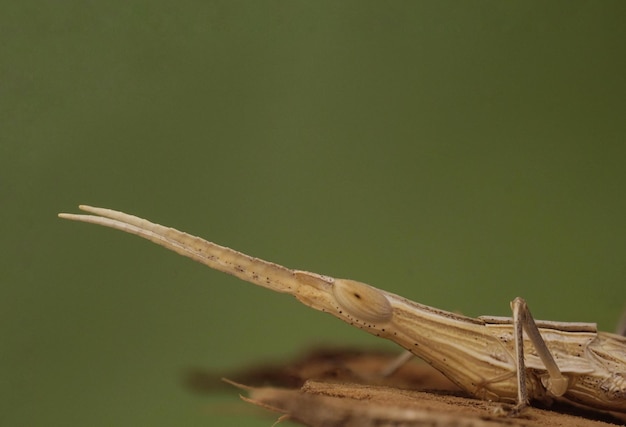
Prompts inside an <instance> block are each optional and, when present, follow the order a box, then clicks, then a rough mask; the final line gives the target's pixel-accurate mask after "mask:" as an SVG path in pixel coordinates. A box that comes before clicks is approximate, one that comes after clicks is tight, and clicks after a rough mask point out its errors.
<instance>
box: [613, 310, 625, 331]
mask: <svg viewBox="0 0 626 427" xmlns="http://www.w3.org/2000/svg"><path fill="white" fill-rule="evenodd" d="M615 333H616V334H617V335H621V336H623V337H626V308H624V311H623V313H622V317H621V318H620V319H619V322H618V323H617V328H616V329H615Z"/></svg>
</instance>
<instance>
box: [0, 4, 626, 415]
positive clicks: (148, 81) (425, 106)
mask: <svg viewBox="0 0 626 427" xmlns="http://www.w3.org/2000/svg"><path fill="white" fill-rule="evenodd" d="M625 11H626V6H625V5H624V3H623V2H620V1H616V2H602V1H600V2H576V1H568V2H547V3H544V2H526V1H517V2H515V1H513V2H500V1H482V2H449V1H441V2H414V1H411V2H400V1H396V2H373V1H347V2H324V1H323V2H319V1H315V2H313V1H309V2H305V1H265V2H258V1H237V2H233V1H204V2H203V1H187V0H185V1H182V2H177V3H172V2H162V1H159V2H154V1H130V2H126V1H110V2H85V1H76V0H72V1H65V2H47V1H24V2H4V4H3V5H2V6H1V11H0V39H1V43H0V64H1V68H0V73H1V74H0V204H1V210H0V216H1V224H2V245H1V249H2V254H1V255H2V256H1V257H0V263H1V264H0V292H1V298H0V336H1V343H0V425H2V426H36V425H40V426H44V425H45V426H96V427H97V426H174V425H175V426H207V425H221V426H244V425H245V426H268V425H271V423H272V420H273V419H274V418H275V416H274V415H271V414H270V416H269V417H266V418H264V417H263V416H261V417H259V416H258V415H257V414H255V413H250V412H248V409H249V408H248V407H247V406H246V405H245V404H243V403H242V404H239V403H238V398H237V394H238V392H237V391H236V390H234V389H227V390H225V391H223V392H221V393H220V394H217V395H214V396H210V397H207V396H198V395H194V394H192V393H190V392H189V391H188V390H186V389H185V388H184V387H183V386H182V385H181V377H182V372H184V371H185V369H187V368H189V367H192V366H199V367H205V368H207V369H209V370H212V371H215V372H218V373H219V372H228V371H229V370H231V369H233V368H236V367H241V366H246V365H249V364H252V363H254V362H260V361H272V360H276V361H280V360H284V359H285V358H287V357H289V356H291V355H294V354H297V353H298V352H299V351H301V350H302V349H304V348H307V347H309V346H311V345H315V344H320V343H326V344H333V343H334V344H343V345H355V346H360V347H363V348H371V347H376V346H381V345H382V346H387V347H389V346H390V345H389V344H386V343H384V342H381V341H379V340H377V339H375V338H373V337H371V336H369V335H367V334H365V333H363V332H361V331H359V330H356V329H352V328H350V327H349V326H347V325H344V324H342V323H340V322H339V321H337V320H336V319H334V318H332V317H330V316H327V315H324V314H321V313H317V312H314V311H312V310H310V309H307V308H305V307H304V306H301V305H300V304H299V303H297V302H296V301H295V300H293V299H292V298H290V297H287V296H283V295H278V294H273V293H272V292H270V291H267V290H264V289H257V288H255V287H254V286H252V285H249V284H247V283H244V282H240V281H238V280H235V279H232V278H230V277H229V276H226V275H223V274H221V273H216V272H213V271H210V270H209V269H207V268H205V267H203V266H201V265H199V264H194V263H193V262H191V261H189V260H186V259H183V258H181V257H179V256H177V255H175V254H173V253H170V252H168V251H165V250H163V249H161V248H158V247H156V246H154V245H152V244H150V243H147V242H145V241H142V240H141V239H139V238H136V237H131V236H126V235H123V234H121V233H119V232H115V231H112V230H106V229H104V228H99V227H96V226H87V225H84V224H76V223H70V222H64V221H61V220H59V219H58V218H57V217H56V214H57V213H58V212H62V211H70V212H75V211H76V210H77V208H76V206H77V205H78V204H79V203H87V204H93V205H96V206H105V207H111V208H115V209H120V210H123V211H126V212H130V213H134V214H137V215H140V216H144V217H146V218H149V219H151V220H154V221H157V222H160V223H163V224H166V225H170V226H174V227H177V228H180V229H183V230H186V231H189V232H192V233H194V234H198V235H201V236H203V237H206V238H208V239H210V240H214V241H216V242H218V243H221V244H224V245H227V246H230V247H233V248H236V249H239V250H241V251H244V252H246V253H249V254H252V255H255V256H259V257H262V258H265V259H268V260H272V261H275V262H278V263H281V264H284V265H287V266H290V267H293V268H299V269H305V270H310V271H315V272H319V273H324V274H329V275H334V276H339V277H348V278H353V279H358V280H362V281H365V282H367V283H371V284H373V285H375V286H378V287H381V288H384V289H386V290H389V291H392V292H394V293H398V294H401V295H403V296H406V297H408V298H410V299H413V300H416V301H420V302H423V303H425V304H429V305H433V306H437V307H440V308H444V309H448V310H453V311H459V312H462V313H465V314H468V315H472V316H475V315H480V314H493V315H508V313H509V307H508V302H509V301H510V300H511V299H512V298H514V297H515V296H518V295H520V296H524V297H526V298H527V300H528V301H529V304H530V306H531V308H532V310H533V311H534V314H535V316H536V317H538V318H547V319H553V320H569V321H597V322H598V323H599V325H600V327H601V328H603V329H605V330H612V329H613V327H614V323H615V321H616V320H617V318H618V317H619V315H620V313H621V311H622V309H623V307H624V303H625V302H626V292H625V291H624V289H625V288H624V284H625V282H626V267H625V265H626V264H625V263H624V258H625V257H626V226H624V223H625V218H626V198H625V197H624V186H625V184H626V168H625V164H626V145H625V144H624V135H626V120H625V116H626V114H625V113H626V108H625V105H624V102H625V101H624V100H625V99H626V97H625V95H626V79H625V77H624V76H626V64H625V56H624V44H625V42H626V26H624V12H625Z"/></svg>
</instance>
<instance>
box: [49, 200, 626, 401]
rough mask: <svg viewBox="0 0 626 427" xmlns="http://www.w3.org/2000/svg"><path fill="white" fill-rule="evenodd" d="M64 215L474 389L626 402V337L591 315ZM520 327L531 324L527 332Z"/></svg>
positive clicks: (122, 218)
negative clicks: (304, 310)
mask: <svg viewBox="0 0 626 427" xmlns="http://www.w3.org/2000/svg"><path fill="white" fill-rule="evenodd" d="M80 209H82V210H84V211H86V212H90V213H92V214H94V215H74V214H59V216H60V217H62V218H66V219H71V220H76V221H83V222H89V223H93V224H99V225H103V226H107V227H111V228H115V229H118V230H122V231H125V232H127V233H131V234H135V235H138V236H141V237H143V238H145V239H148V240H150V241H152V242H154V243H157V244H159V245H161V246H164V247H166V248H168V249H171V250H173V251H175V252H177V253H179V254H181V255H184V256H187V257H189V258H191V259H193V260H195V261H198V262H201V263H203V264H205V265H208V266H209V267H211V268H214V269H217V270H220V271H223V272H225V273H228V274H231V275H234V276H236V277H239V278H241V279H243V280H246V281H249V282H251V283H254V284H257V285H260V286H263V287H266V288H269V289H272V290H274V291H277V292H282V293H288V294H291V295H293V296H295V297H296V298H297V299H298V300H299V301H301V302H302V303H303V304H305V305H307V306H309V307H312V308H315V309H317V310H320V311H323V312H326V313H330V314H332V315H334V316H335V317H337V318H339V319H341V320H343V321H345V322H347V323H349V324H351V325H354V326H356V327H358V328H360V329H363V330H365V331H367V332H369V333H371V334H374V335H376V336H379V337H382V338H386V339H389V340H392V341H394V342H396V343H397V344H399V345H400V346H402V347H404V348H405V349H407V350H409V351H410V352H411V353H413V354H415V355H417V356H419V357H421V358H422V359H424V360H425V361H427V362H428V363H430V364H431V365H432V366H433V367H435V368H436V369H438V370H439V371H441V372H442V373H443V374H444V375H446V376H447V377H448V378H449V379H451V380H452V381H453V382H455V383H456V384H457V385H459V386H460V387H461V388H463V389H465V390H466V391H468V392H469V393H471V394H472V395H474V396H476V397H479V398H482V399H488V400H497V401H509V402H517V404H518V406H517V407H518V408H519V409H521V408H522V407H523V406H524V405H525V404H526V403H527V400H528V399H529V398H531V399H537V400H550V399H554V398H556V399H560V400H565V401H569V402H573V403H576V404H579V405H583V406H587V407H591V408H596V409H604V410H612V411H620V412H626V337H623V336H620V335H616V334H612V333H608V332H598V331H597V330H596V326H595V324H592V323H564V322H550V321H535V320H534V319H532V316H531V315H530V311H529V310H528V308H527V307H526V303H525V301H524V300H522V299H521V298H517V299H516V300H515V301H513V302H512V308H513V313H514V318H513V319H511V318H503V317H494V316H483V317H479V318H471V317H466V316H462V315H458V314H455V313H451V312H447V311H444V310H440V309H436V308H433V307H429V306H426V305H423V304H419V303H416V302H413V301H410V300H407V299H406V298H403V297H401V296H398V295H395V294H392V293H390V292H386V291H383V290H380V289H377V288H374V287H372V286H370V285H366V284H364V283H361V282H357V281H354V280H348V279H334V278H332V277H328V276H323V275H319V274H316V273H309V272H306V271H300V270H291V269H288V268H285V267H283V266H280V265H278V264H274V263H271V262H268V261H264V260H261V259H258V258H254V257H251V256H248V255H245V254H242V253H240V252H237V251H235V250H232V249H229V248H226V247H224V246H220V245H217V244H215V243H212V242H209V241H206V240H204V239H201V238H199V237H196V236H192V235H189V234H187V233H184V232H181V231H178V230H176V229H173V228H168V227H164V226H161V225H158V224H154V223H152V222H149V221H147V220H145V219H142V218H139V217H135V216H132V215H127V214H125V213H122V212H117V211H113V210H109V209H103V208H95V207H90V206H80ZM522 327H523V331H524V332H525V333H524V334H523V333H522Z"/></svg>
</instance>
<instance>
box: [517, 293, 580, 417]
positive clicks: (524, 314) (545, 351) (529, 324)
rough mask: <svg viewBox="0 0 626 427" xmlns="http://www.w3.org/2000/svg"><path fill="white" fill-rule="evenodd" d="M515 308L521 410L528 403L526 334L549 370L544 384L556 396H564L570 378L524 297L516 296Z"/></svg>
mask: <svg viewBox="0 0 626 427" xmlns="http://www.w3.org/2000/svg"><path fill="white" fill-rule="evenodd" d="M511 309H512V310H513V328H514V330H515V355H516V362H517V406H516V408H515V409H514V410H515V411H519V410H521V409H523V408H524V407H525V406H526V405H527V404H528V390H527V389H526V368H525V364H524V335H523V332H526V335H527V336H528V338H529V339H530V341H531V342H532V343H533V346H534V347H535V350H536V351H537V355H538V356H539V358H540V359H541V361H542V362H543V364H544V365H545V367H546V370H547V371H548V377H547V378H545V379H542V383H543V385H544V386H545V387H546V389H547V390H548V391H549V392H550V393H552V394H553V395H554V396H562V395H563V394H564V393H565V392H566V391H567V387H568V380H567V378H566V377H564V376H563V374H562V373H561V370H560V369H559V367H558V366H557V364H556V362H555V361H554V357H552V353H550V349H549V348H548V346H547V345H546V343H545V341H544V340H543V338H542V337H541V333H540V332H539V329H538V328H537V325H536V324H535V319H533V316H532V314H530V310H529V308H528V305H527V304H526V301H525V300H524V299H523V298H519V297H517V298H515V299H514V300H513V301H512V302H511Z"/></svg>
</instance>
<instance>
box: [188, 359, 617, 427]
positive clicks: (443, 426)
mask: <svg viewBox="0 0 626 427" xmlns="http://www.w3.org/2000/svg"><path fill="white" fill-rule="evenodd" d="M396 356H397V353H385V352H362V351H354V350H328V349H318V350H314V351H311V352H308V353H307V354H305V355H304V356H303V357H301V358H298V359H296V360H294V361H291V362H288V363H284V364H281V365H265V366H258V367H254V368H250V369H246V370H242V371H239V372H234V373H231V374H230V375H228V377H229V378H230V379H231V380H232V381H233V384H234V385H236V386H238V387H240V388H242V389H243V390H244V394H245V396H242V398H243V399H244V400H246V401H247V402H250V403H253V404H255V405H258V406H261V407H264V408H266V409H269V410H272V411H275V412H277V413H279V414H281V415H282V416H283V417H284V418H285V419H290V420H292V421H295V422H298V423H300V424H302V425H306V426H311V427H340V426H345V427H357V426H358V427H370V426H371V427H374V426H376V427H382V426H395V427H413V426H432V427H452V426H460V427H493V426H509V427H517V426H519V427H527V426H556V427H559V426H573V427H607V426H611V425H624V424H626V416H624V415H623V414H608V413H603V412H595V411H588V410H582V409H579V408H575V407H572V406H568V405H564V404H555V405H553V406H552V407H550V408H537V407H530V408H527V409H526V410H524V411H523V413H522V414H521V416H518V417H515V418H511V417H507V416H506V415H503V414H506V410H507V408H508V406H507V405H505V404H502V403H499V402H487V401H481V400H477V399H474V398H472V397H470V396H468V395H466V394H465V393H464V392H462V391H461V390H460V389H459V388H458V387H456V386H455V385H454V384H453V383H451V382H450V381H449V380H448V379H447V378H445V377H444V376H443V375H442V374H440V373H439V372H438V371H436V370H434V369H433V368H431V367H430V366H429V365H427V364H425V363H423V362H420V361H418V360H415V361H412V362H409V363H407V364H405V365H404V366H403V367H402V368H400V369H399V370H398V371H397V372H396V373H395V374H393V375H391V376H389V377H381V376H380V375H379V372H380V371H381V370H382V369H383V368H384V367H386V366H387V365H388V364H389V363H391V361H393V360H394V358H395V357H396ZM189 380H190V381H191V382H190V385H192V386H193V387H194V388H196V389H201V388H206V386H207V385H208V384H214V382H213V381H214V377H212V378H207V376H206V375H200V374H199V373H197V372H196V373H195V374H194V375H191V376H190V377H189ZM242 384H245V385H242ZM268 384H269V386H268Z"/></svg>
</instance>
